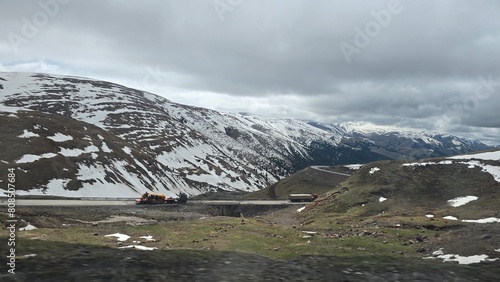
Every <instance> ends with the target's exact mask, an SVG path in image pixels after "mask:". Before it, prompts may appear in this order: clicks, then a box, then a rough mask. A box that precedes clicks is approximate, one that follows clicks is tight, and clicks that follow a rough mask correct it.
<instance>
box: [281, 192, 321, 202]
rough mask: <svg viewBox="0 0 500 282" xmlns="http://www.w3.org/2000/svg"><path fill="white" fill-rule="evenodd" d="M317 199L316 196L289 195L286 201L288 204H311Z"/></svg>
mask: <svg viewBox="0 0 500 282" xmlns="http://www.w3.org/2000/svg"><path fill="white" fill-rule="evenodd" d="M317 198H318V195H316V194H290V195H288V200H290V202H312V201H314V200H316V199H317Z"/></svg>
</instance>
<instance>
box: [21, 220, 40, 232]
mask: <svg viewBox="0 0 500 282" xmlns="http://www.w3.org/2000/svg"><path fill="white" fill-rule="evenodd" d="M35 229H38V228H37V227H35V226H33V225H31V223H29V222H28V225H26V226H25V227H21V228H19V231H30V230H35Z"/></svg>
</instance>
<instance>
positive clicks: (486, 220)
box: [462, 217, 500, 223]
mask: <svg viewBox="0 0 500 282" xmlns="http://www.w3.org/2000/svg"><path fill="white" fill-rule="evenodd" d="M462 222H474V223H494V222H500V219H498V218H496V217H488V218H482V219H476V220H469V219H464V220H462Z"/></svg>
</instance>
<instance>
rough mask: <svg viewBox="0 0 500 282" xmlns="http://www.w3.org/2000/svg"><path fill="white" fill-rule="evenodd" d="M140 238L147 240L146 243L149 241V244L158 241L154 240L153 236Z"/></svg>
mask: <svg viewBox="0 0 500 282" xmlns="http://www.w3.org/2000/svg"><path fill="white" fill-rule="evenodd" d="M139 238H141V239H146V241H148V242H155V241H156V240H155V239H153V236H151V235H148V236H141V237H139Z"/></svg>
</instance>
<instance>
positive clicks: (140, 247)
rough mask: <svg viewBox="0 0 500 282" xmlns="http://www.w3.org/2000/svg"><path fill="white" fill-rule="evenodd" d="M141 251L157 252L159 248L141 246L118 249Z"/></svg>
mask: <svg viewBox="0 0 500 282" xmlns="http://www.w3.org/2000/svg"><path fill="white" fill-rule="evenodd" d="M130 248H132V249H139V250H143V251H152V250H156V249H158V248H156V247H146V246H141V245H129V246H123V247H118V249H130Z"/></svg>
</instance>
